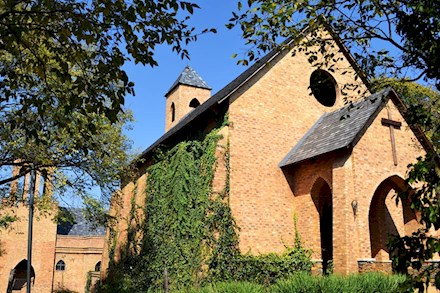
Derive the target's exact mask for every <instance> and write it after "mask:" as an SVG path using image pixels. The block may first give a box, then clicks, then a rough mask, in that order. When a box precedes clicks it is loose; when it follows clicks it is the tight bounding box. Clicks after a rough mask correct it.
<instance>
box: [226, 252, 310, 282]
mask: <svg viewBox="0 0 440 293" xmlns="http://www.w3.org/2000/svg"><path fill="white" fill-rule="evenodd" d="M235 262H236V273H235V277H234V279H236V280H238V281H248V282H254V283H258V284H263V285H270V284H273V283H275V281H277V280H279V279H283V278H286V277H288V276H289V275H291V274H292V273H295V272H306V273H307V272H310V270H311V268H312V262H311V260H310V252H309V251H308V250H306V249H304V248H302V247H301V246H293V247H288V248H287V249H286V251H285V252H284V253H283V254H275V253H269V254H263V255H258V256H254V255H240V256H238V257H237V259H236V260H235Z"/></svg>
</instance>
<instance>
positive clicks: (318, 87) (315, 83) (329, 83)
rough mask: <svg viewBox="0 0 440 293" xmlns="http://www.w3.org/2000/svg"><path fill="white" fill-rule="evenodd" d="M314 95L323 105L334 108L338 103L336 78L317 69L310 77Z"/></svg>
mask: <svg viewBox="0 0 440 293" xmlns="http://www.w3.org/2000/svg"><path fill="white" fill-rule="evenodd" d="M310 89H311V90H312V94H313V95H314V96H315V98H316V99H317V100H318V102H320V103H321V104H322V105H324V106H326V107H332V106H333V105H334V104H335V102H336V96H337V84H336V80H335V79H334V77H333V76H332V75H331V74H330V73H328V72H327V71H325V70H322V69H317V70H315V71H313V73H312V75H311V76H310Z"/></svg>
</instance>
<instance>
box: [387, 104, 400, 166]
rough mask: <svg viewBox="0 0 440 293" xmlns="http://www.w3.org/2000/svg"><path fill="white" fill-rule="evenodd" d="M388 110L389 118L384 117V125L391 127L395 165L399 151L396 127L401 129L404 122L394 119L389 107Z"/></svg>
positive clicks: (395, 164)
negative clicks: (395, 133)
mask: <svg viewBox="0 0 440 293" xmlns="http://www.w3.org/2000/svg"><path fill="white" fill-rule="evenodd" d="M387 112H388V119H387V118H382V125H384V126H388V127H389V128H390V137H391V150H392V152H393V161H394V166H397V152H396V141H395V138H394V129H400V127H401V126H402V122H399V121H395V120H393V119H392V117H391V112H390V110H389V109H387Z"/></svg>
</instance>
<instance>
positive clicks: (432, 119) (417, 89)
mask: <svg viewBox="0 0 440 293" xmlns="http://www.w3.org/2000/svg"><path fill="white" fill-rule="evenodd" d="M371 86H372V89H371V90H372V92H377V91H379V90H381V89H383V88H385V87H389V86H392V87H393V88H394V90H395V91H396V92H397V94H398V95H399V97H400V98H402V99H403V101H404V102H405V104H406V106H407V107H408V111H407V119H408V123H409V124H410V125H419V126H420V127H421V128H422V129H423V131H424V132H425V133H426V134H427V136H428V138H429V139H430V140H431V142H432V143H433V146H434V147H435V148H436V150H437V152H438V147H439V146H440V93H439V92H438V91H437V90H435V89H432V88H431V87H428V86H423V85H420V84H418V83H415V82H410V81H407V80H397V79H393V78H377V79H374V80H373V81H372V83H371Z"/></svg>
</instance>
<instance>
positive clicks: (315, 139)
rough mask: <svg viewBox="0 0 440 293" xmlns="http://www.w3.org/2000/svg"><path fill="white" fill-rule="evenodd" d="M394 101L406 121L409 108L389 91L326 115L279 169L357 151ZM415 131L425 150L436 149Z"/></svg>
mask: <svg viewBox="0 0 440 293" xmlns="http://www.w3.org/2000/svg"><path fill="white" fill-rule="evenodd" d="M390 98H391V99H392V100H393V101H394V102H395V104H396V106H397V108H398V110H399V112H400V113H401V114H402V116H403V118H405V105H404V104H403V102H402V101H401V100H400V99H399V97H398V96H397V95H396V93H395V92H394V91H393V89H392V88H386V89H384V90H382V91H380V92H378V93H375V94H373V95H371V96H369V97H367V98H366V99H363V100H361V101H357V102H355V103H353V104H349V105H346V106H344V107H342V108H340V109H338V110H336V111H334V112H331V113H326V114H324V115H322V116H321V117H320V118H319V120H318V121H317V122H316V123H315V124H314V125H313V126H312V128H311V129H310V130H309V131H308V132H307V133H306V134H305V135H304V137H303V138H302V139H301V140H300V141H299V142H298V143H297V145H296V146H295V147H293V149H292V150H291V151H290V152H289V153H288V154H287V156H286V157H285V158H284V159H283V160H282V161H281V162H280V164H279V167H284V166H287V165H292V164H296V163H299V162H301V161H304V160H307V159H311V158H314V157H317V156H319V155H323V154H326V153H330V152H333V151H336V150H340V149H344V148H346V149H348V148H353V147H354V146H355V145H356V144H357V143H358V142H359V140H360V139H361V138H362V136H363V135H364V134H365V132H366V130H367V129H368V127H370V125H371V124H372V123H373V121H374V119H375V118H376V117H377V115H378V114H379V112H380V111H381V110H382V109H383V108H384V107H385V105H386V103H387V102H388V100H389V99H390ZM411 129H412V130H413V132H414V134H415V135H416V137H417V138H418V140H419V141H420V143H421V144H422V145H423V146H424V147H425V149H430V148H431V147H432V146H431V145H430V143H429V141H428V139H427V138H426V136H425V135H424V133H423V132H422V131H421V130H420V128H418V127H416V126H412V127H411Z"/></svg>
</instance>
